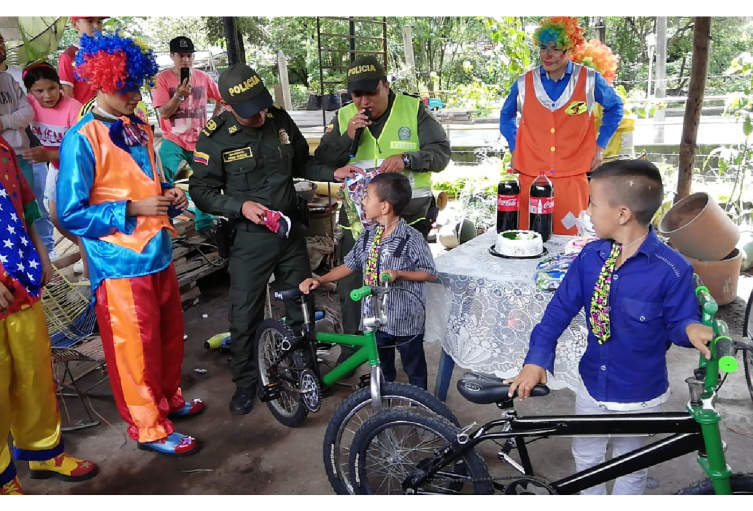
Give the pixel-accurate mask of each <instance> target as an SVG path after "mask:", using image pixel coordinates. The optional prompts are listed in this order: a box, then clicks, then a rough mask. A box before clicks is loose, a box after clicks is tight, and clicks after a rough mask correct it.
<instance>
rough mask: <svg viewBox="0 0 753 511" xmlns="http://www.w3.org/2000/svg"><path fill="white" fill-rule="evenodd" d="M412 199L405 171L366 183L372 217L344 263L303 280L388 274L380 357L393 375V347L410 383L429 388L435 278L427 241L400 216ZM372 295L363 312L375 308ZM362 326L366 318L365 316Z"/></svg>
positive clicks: (370, 279) (314, 282)
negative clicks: (429, 308)
mask: <svg viewBox="0 0 753 511" xmlns="http://www.w3.org/2000/svg"><path fill="white" fill-rule="evenodd" d="M410 200H411V187H410V182H409V181H408V178H406V177H405V176H404V175H403V174H401V173H394V172H390V173H384V174H379V175H377V176H375V177H374V178H373V179H372V180H371V182H370V183H369V186H368V188H367V189H366V198H365V199H364V201H363V210H364V214H365V215H366V218H368V219H369V220H373V221H374V222H375V223H374V224H373V225H372V226H369V227H366V228H365V229H364V232H363V233H362V234H361V236H360V237H359V238H358V239H357V240H356V243H355V245H354V246H353V249H352V250H351V251H350V252H349V253H348V255H347V256H345V261H344V264H342V265H340V266H338V267H337V268H335V269H333V270H332V271H331V272H329V273H327V274H326V275H324V276H323V277H321V278H320V279H306V280H304V281H303V282H302V283H301V285H300V289H301V291H302V292H304V293H306V294H308V293H309V292H310V291H312V290H314V289H316V288H317V287H319V286H320V285H322V284H327V283H329V282H336V281H338V280H340V279H342V278H344V277H347V276H348V275H351V274H353V273H354V272H356V271H358V270H363V274H364V281H365V284H367V285H370V286H376V285H378V281H379V280H378V279H379V275H381V274H382V273H387V274H389V276H390V279H391V280H390V282H391V284H390V286H391V287H392V289H393V290H392V291H391V292H390V294H389V295H388V298H387V325H386V326H384V327H382V328H381V329H380V330H378V331H377V334H376V337H377V344H378V345H379V359H380V361H381V364H382V371H383V372H384V377H385V379H386V380H387V381H395V378H396V377H397V371H396V369H395V348H397V349H398V351H400V359H401V361H402V363H403V368H404V369H405V372H406V374H407V375H408V380H409V381H410V383H411V385H415V386H417V387H421V388H422V389H426V388H427V379H428V373H427V369H426V356H425V354H424V345H423V342H424V324H425V320H426V310H425V304H426V282H433V281H435V280H436V278H437V269H436V266H435V265H434V258H433V257H432V255H431V251H430V250H429V246H428V245H427V244H426V241H425V240H424V238H423V236H422V235H421V233H419V232H418V231H417V230H415V229H414V228H413V227H411V226H409V225H408V224H407V223H406V222H405V220H403V219H402V218H400V214H401V213H402V212H403V209H405V207H406V206H407V205H408V203H409V202H410ZM369 302H370V301H367V302H365V303H363V311H362V312H363V314H364V315H368V314H371V313H372V311H371V310H370V309H371V304H370V303H369ZM360 328H361V329H363V322H361V326H360Z"/></svg>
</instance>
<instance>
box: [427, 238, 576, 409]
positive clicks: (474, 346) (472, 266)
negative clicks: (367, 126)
mask: <svg viewBox="0 0 753 511" xmlns="http://www.w3.org/2000/svg"><path fill="white" fill-rule="evenodd" d="M496 235H497V234H496V232H494V231H491V232H487V233H485V234H482V235H481V236H478V237H477V238H474V239H473V240H471V241H469V242H467V243H465V244H463V245H461V246H460V247H458V248H456V249H453V250H451V251H449V252H447V253H445V254H442V255H440V256H438V257H437V258H436V259H435V262H436V265H437V270H438V272H439V278H438V279H437V281H436V282H434V283H431V284H429V285H428V289H427V303H426V310H427V313H426V335H425V339H426V341H428V342H436V341H440V342H441V343H442V357H441V359H440V364H439V372H438V374H437V380H436V385H435V389H434V393H435V394H436V395H437V396H438V397H439V398H440V399H442V400H443V401H444V400H445V399H446V397H447V390H448V387H449V385H450V378H451V377H452V371H453V369H454V367H455V364H458V365H459V366H460V367H463V368H466V369H470V370H472V371H477V372H482V373H487V374H494V375H496V376H497V377H500V378H510V377H513V376H516V375H517V374H518V373H519V372H520V369H521V368H522V366H523V360H524V358H525V355H526V353H527V351H528V343H529V337H530V334H531V330H533V327H534V326H536V325H537V324H538V323H539V322H540V321H541V318H542V316H543V315H544V311H545V310H546V306H547V304H548V303H549V301H550V300H551V298H552V296H553V294H554V293H553V292H547V291H539V290H538V288H537V287H536V284H535V282H534V275H535V272H536V265H537V264H538V263H539V262H540V261H541V260H540V259H533V260H514V259H502V258H499V257H496V256H493V255H491V254H490V253H489V247H490V246H492V245H494V242H495V240H496ZM570 239H572V237H570V236H556V235H555V236H552V238H551V239H550V240H549V241H548V242H547V243H545V247H546V248H547V250H549V254H557V253H562V252H563V251H564V248H565V245H566V244H567V242H568V241H569V240H570ZM587 336H588V330H587V327H586V319H585V315H584V312H583V311H582V310H581V312H580V313H579V314H578V315H577V316H576V317H575V318H574V319H573V321H572V323H571V324H570V326H569V327H568V328H567V329H566V330H565V332H564V333H563V334H562V336H561V337H560V339H559V342H558V344H557V352H556V357H555V361H554V374H555V375H556V377H553V376H552V375H549V378H548V383H547V384H548V385H549V387H550V388H552V389H560V388H570V389H572V390H576V389H577V387H578V382H579V376H578V362H579V360H580V358H581V355H582V354H583V352H584V351H585V349H586V339H587Z"/></svg>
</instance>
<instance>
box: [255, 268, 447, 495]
mask: <svg viewBox="0 0 753 511" xmlns="http://www.w3.org/2000/svg"><path fill="white" fill-rule="evenodd" d="M380 280H381V282H382V286H374V287H371V286H363V287H361V288H359V289H354V290H353V291H351V293H350V298H351V299H352V300H353V301H361V300H364V299H371V300H372V302H373V305H374V307H373V314H372V315H369V316H365V317H364V318H363V323H364V332H363V335H348V334H338V333H330V332H316V331H315V323H314V321H313V319H312V317H311V315H310V314H309V301H310V300H312V299H313V295H306V294H303V293H302V292H301V291H300V290H299V289H298V288H295V289H287V290H283V291H278V292H275V294H274V297H275V299H277V300H283V301H292V302H293V303H294V304H296V305H300V306H301V308H302V311H303V328H302V330H301V333H300V335H298V334H296V333H294V332H293V331H292V330H291V329H290V328H289V327H288V326H287V325H286V324H285V323H284V322H283V321H281V320H278V319H274V318H272V319H267V320H264V321H263V322H262V323H261V325H259V328H258V330H257V334H256V338H255V342H256V349H257V361H258V364H259V374H260V377H261V382H262V387H261V388H260V392H259V399H260V400H261V401H262V402H266V404H267V407H268V408H269V410H270V412H272V415H273V416H274V417H275V418H276V419H277V420H278V421H279V422H280V423H281V424H283V425H285V426H288V427H298V426H300V425H301V424H302V423H303V421H304V420H305V419H306V417H307V416H308V414H309V413H316V412H318V411H319V410H320V409H321V399H322V386H324V387H325V388H326V387H330V386H332V385H334V384H335V383H337V382H338V381H339V380H340V379H342V378H343V377H344V376H345V375H347V374H348V373H350V372H352V371H353V370H355V369H356V368H358V367H360V366H361V365H363V364H365V363H366V362H368V363H369V365H370V366H371V371H370V374H369V376H368V377H362V379H361V382H360V383H359V385H358V387H359V390H357V391H356V392H355V393H353V394H352V395H351V396H349V397H348V398H347V399H346V400H345V401H343V403H342V404H340V406H339V407H338V408H337V410H336V411H335V413H334V414H333V416H332V418H331V419H330V421H329V424H328V426H327V430H326V432H325V435H324V444H323V457H324V466H325V470H326V472H327V477H328V479H329V481H330V484H331V485H332V488H333V489H334V490H335V492H336V493H337V494H340V495H345V494H350V493H352V492H353V490H352V487H351V485H350V482H349V481H350V480H349V478H348V477H347V469H348V449H349V446H350V443H349V441H350V438H351V437H352V431H354V430H355V429H356V428H357V427H358V426H360V424H362V423H363V422H364V421H365V419H366V417H368V416H370V415H371V414H372V413H371V412H376V411H379V410H381V409H382V408H383V407H398V406H410V407H412V408H413V409H414V410H415V409H419V410H427V411H429V412H431V413H433V414H436V415H439V416H442V417H444V418H445V419H446V420H448V421H449V422H450V423H452V424H455V425H457V424H458V420H457V418H456V417H455V415H454V414H453V413H452V412H451V411H450V409H449V408H448V407H447V405H445V404H444V403H443V402H442V401H440V400H439V399H438V398H437V397H435V396H434V395H433V394H430V393H429V392H427V391H425V390H423V389H421V388H419V387H414V386H413V385H409V384H405V383H396V382H384V381H383V380H382V373H381V369H380V366H379V351H378V348H377V342H376V331H377V330H378V329H379V328H380V327H382V326H384V325H385V324H386V323H387V317H386V313H385V310H386V306H387V295H388V293H389V292H390V291H391V290H392V288H390V287H389V280H390V279H389V275H388V274H382V275H381V278H380ZM324 343H329V344H341V345H350V346H356V347H358V350H357V351H356V352H355V353H354V354H353V355H352V356H350V357H349V358H348V359H346V360H345V361H343V362H342V363H341V364H339V365H337V366H335V367H334V368H333V369H332V371H330V372H329V373H327V374H325V375H322V374H321V372H320V369H319V364H318V363H317V347H318V346H320V345H322V344H324ZM369 405H371V406H369ZM364 415H365V416H364Z"/></svg>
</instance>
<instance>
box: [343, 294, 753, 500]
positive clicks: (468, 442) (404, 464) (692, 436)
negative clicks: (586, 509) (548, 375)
mask: <svg viewBox="0 0 753 511" xmlns="http://www.w3.org/2000/svg"><path fill="white" fill-rule="evenodd" d="M698 284H699V285H698V288H697V289H696V293H697V295H698V298H699V301H700V302H701V307H702V311H703V319H704V323H706V324H708V325H710V326H712V327H713V328H714V332H715V338H714V340H713V341H712V342H711V344H710V345H709V349H710V350H711V353H712V358H711V360H708V361H707V360H706V359H705V358H704V357H703V356H701V357H700V363H699V367H698V368H697V369H695V370H694V372H693V376H691V377H689V378H688V379H687V380H685V381H686V383H687V384H688V388H689V391H690V400H689V402H688V405H687V411H685V412H668V413H645V414H641V413H632V414H631V413H625V414H614V415H574V416H568V415H565V416H533V417H518V415H517V412H516V411H515V407H514V399H515V397H516V396H513V397H512V398H510V397H508V392H509V390H510V385H509V384H505V383H504V382H503V380H500V379H498V378H494V377H491V376H485V375H480V374H474V373H468V374H466V375H465V376H464V377H463V378H462V379H461V380H460V381H459V382H458V385H457V388H458V391H459V392H460V394H461V395H462V396H463V397H464V398H466V399H467V400H469V401H471V402H472V403H476V404H492V403H494V404H496V405H497V406H498V407H499V408H500V409H501V410H502V417H501V419H498V420H494V421H491V422H488V423H487V424H484V425H483V426H481V427H475V426H476V425H475V424H473V425H471V426H468V427H466V428H463V429H460V428H459V427H456V426H454V425H453V424H451V423H449V422H448V421H446V420H444V419H442V418H441V417H437V416H433V417H430V416H426V415H422V414H416V413H414V412H412V411H409V410H386V411H383V412H380V413H379V414H376V415H374V416H373V417H372V418H370V419H369V420H368V421H366V422H365V423H364V424H363V425H362V426H361V428H360V429H359V430H358V432H357V433H356V436H355V438H354V439H353V444H352V445H351V449H350V458H349V473H350V474H351V477H352V481H351V482H352V485H353V487H354V489H355V490H356V493H359V494H380V493H387V494H390V493H407V494H432V493H476V494H492V493H495V491H500V492H501V493H503V494H512V495H519V494H544V495H554V494H574V493H577V492H580V491H582V490H585V489H587V488H591V487H594V486H596V485H599V484H602V483H606V482H607V481H610V480H613V479H616V478H618V477H621V476H624V475H627V474H630V473H632V472H635V471H638V470H642V469H645V468H648V467H651V466H654V465H657V464H659V463H663V462H665V461H669V460H671V459H674V458H678V457H680V456H683V455H685V454H689V453H692V452H698V463H699V464H700V465H701V467H702V468H703V470H704V471H705V472H706V474H707V475H708V479H705V480H703V481H700V482H698V483H695V484H693V485H691V486H688V487H687V488H685V489H683V490H681V491H680V492H679V493H680V494H686V495H705V494H726V495H729V494H753V474H737V475H733V474H732V471H731V470H730V468H729V466H728V465H727V463H726V461H725V457H724V444H723V442H722V439H721V434H720V429H719V423H720V422H721V416H720V414H719V413H718V411H717V410H716V409H715V407H714V403H715V401H716V396H717V394H716V391H717V389H718V386H719V371H722V372H724V373H732V372H734V371H735V370H736V369H737V360H736V359H735V358H734V355H735V352H736V350H745V351H746V352H747V353H746V354H747V355H751V354H753V343H751V342H750V341H749V340H743V339H740V340H737V341H733V340H732V339H731V338H730V336H729V331H728V329H727V325H726V323H724V321H721V320H713V314H714V313H715V312H716V310H717V307H716V303H715V302H714V300H713V298H711V296H710V294H709V293H708V290H707V289H706V288H705V287H704V286H703V285H702V284H701V283H700V281H698ZM548 394H549V388H548V387H547V386H546V385H537V386H536V387H535V388H534V389H533V390H532V392H531V397H534V398H535V397H538V396H545V395H548ZM474 427H475V429H474ZM662 434H667V435H669V436H667V437H665V438H662V439H661V440H657V441H655V442H653V443H651V444H649V445H646V446H644V447H642V448H641V449H638V450H635V451H633V452H630V453H627V454H625V455H622V456H619V457H617V458H614V459H612V460H610V461H606V462H604V463H602V464H600V465H597V466H595V467H592V468H590V469H587V470H584V471H581V472H578V473H576V474H573V475H571V476H568V477H565V478H563V479H560V480H558V481H547V480H545V479H543V478H541V477H538V476H536V475H535V473H534V470H533V465H532V463H531V459H530V456H529V454H528V447H527V445H528V444H530V443H531V442H533V441H536V440H540V439H543V438H549V437H557V436H567V437H571V436H573V437H574V436H607V435H612V436H614V435H621V436H649V435H662ZM488 440H492V441H495V442H497V443H498V444H500V445H501V449H500V451H499V454H498V457H499V459H500V460H502V461H504V462H506V463H508V464H509V465H511V466H512V467H514V468H515V469H516V470H517V471H518V472H519V474H516V475H514V476H507V477H491V476H490V475H489V470H488V468H487V466H486V463H485V461H484V460H483V459H482V458H481V456H479V454H478V453H477V452H476V450H475V447H476V446H477V445H478V444H480V443H481V442H484V441H488ZM513 451H517V454H518V458H519V462H518V461H516V460H515V459H514V458H513V457H512V456H511V453H512V452H513Z"/></svg>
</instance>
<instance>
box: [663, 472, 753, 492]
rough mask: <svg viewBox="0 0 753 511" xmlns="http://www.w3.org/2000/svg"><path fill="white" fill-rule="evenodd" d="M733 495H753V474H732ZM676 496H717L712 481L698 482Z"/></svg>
mask: <svg viewBox="0 0 753 511" xmlns="http://www.w3.org/2000/svg"><path fill="white" fill-rule="evenodd" d="M729 481H730V484H731V485H732V494H733V495H753V474H732V477H730V480H729ZM675 495H716V492H715V491H714V484H713V483H712V482H711V479H709V478H707V479H703V480H701V481H697V482H695V483H693V484H691V485H690V486H687V487H685V488H683V489H682V490H680V491H678V492H677V493H676V494H675Z"/></svg>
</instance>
